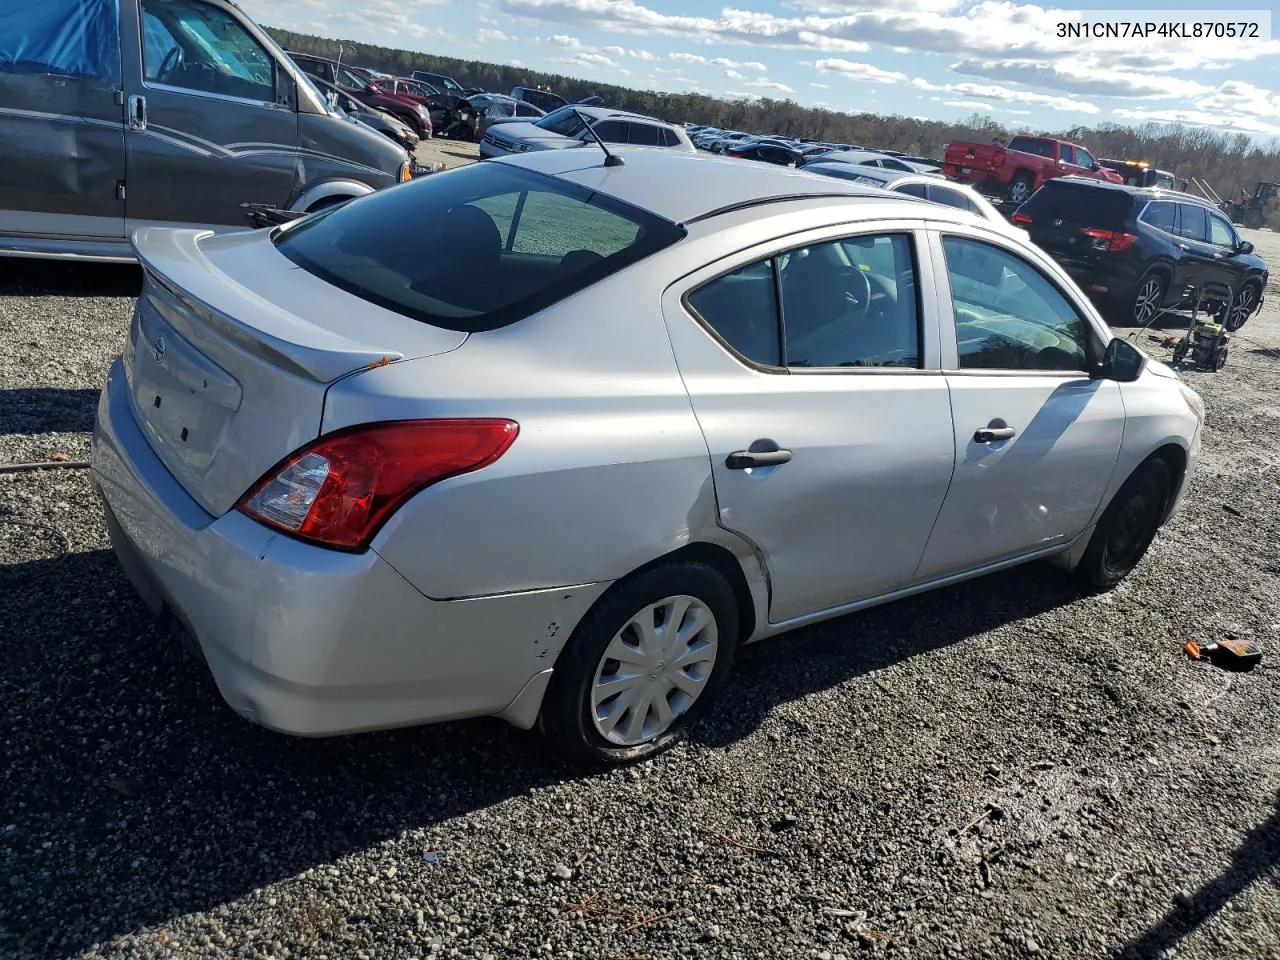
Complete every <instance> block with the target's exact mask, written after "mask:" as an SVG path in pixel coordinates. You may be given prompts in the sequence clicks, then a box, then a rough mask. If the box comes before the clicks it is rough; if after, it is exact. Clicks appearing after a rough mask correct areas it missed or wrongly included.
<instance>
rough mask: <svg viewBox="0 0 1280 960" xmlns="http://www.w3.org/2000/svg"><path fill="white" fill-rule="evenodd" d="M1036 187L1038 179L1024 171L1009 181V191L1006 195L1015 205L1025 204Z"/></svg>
mask: <svg viewBox="0 0 1280 960" xmlns="http://www.w3.org/2000/svg"><path fill="white" fill-rule="evenodd" d="M1035 185H1036V178H1035V177H1034V176H1032V175H1031V174H1029V173H1027V172H1026V171H1025V170H1024V171H1023V172H1022V173H1019V174H1016V175H1015V176H1014V178H1013V179H1012V180H1010V181H1009V191H1008V193H1007V194H1006V195H1007V196H1008V198H1009V200H1010V201H1012V202H1013V203H1025V202H1026V199H1027V197H1029V196H1031V194H1032V191H1033V190H1034V189H1035Z"/></svg>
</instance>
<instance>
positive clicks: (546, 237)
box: [274, 163, 684, 332]
mask: <svg viewBox="0 0 1280 960" xmlns="http://www.w3.org/2000/svg"><path fill="white" fill-rule="evenodd" d="M683 235H684V232H683V230H681V229H680V228H679V227H677V226H676V225H675V224H673V223H670V222H669V221H666V220H663V219H661V218H659V217H656V216H654V215H652V214H650V213H647V212H645V211H642V210H638V209H636V208H634V207H631V206H630V205H628V204H624V203H622V202H620V201H617V200H614V199H612V198H611V197H607V196H604V195H602V194H600V193H598V192H595V191H591V190H588V189H586V188H584V187H579V186H577V185H575V184H571V183H568V182H566V181H563V180H559V179H556V178H553V177H545V176H542V175H540V174H535V173H531V172H529V171H526V170H521V169H519V168H516V167H510V166H507V165H504V164H488V163H482V164H475V165H473V166H470V167H467V168H464V169H460V170H458V171H456V172H454V173H452V174H450V176H448V177H425V178H422V179H421V180H414V181H412V182H410V183H407V184H404V185H402V186H397V187H392V188H389V189H386V190H381V191H378V192H377V193H374V194H370V195H369V196H367V197H362V198H361V199H360V200H357V201H355V202H352V203H347V204H343V205H341V206H337V207H334V208H332V209H331V210H327V211H324V212H322V213H318V214H314V215H313V216H311V217H308V218H306V219H305V220H303V221H301V222H299V223H297V224H296V225H294V226H292V227H291V228H290V229H288V230H283V231H277V233H276V234H275V237H274V240H275V244H276V246H277V249H279V250H280V252H281V253H283V254H284V255H285V256H286V257H288V258H289V259H290V260H291V261H293V262H294V263H296V264H297V265H298V266H300V267H302V268H303V269H305V270H308V271H309V272H311V273H313V274H315V275H316V276H318V277H320V278H321V279H323V280H325V281H326V282H328V283H331V284H333V285H334V286H336V287H339V288H340V289H343V290H346V291H347V292H349V293H352V294H354V295H356V296H358V297H362V298H364V299H365V300H368V301H370V302H372V303H376V304H378V305H379V306H383V307H385V308H387V309H389V310H394V311H396V312H398V313H402V314H404V315H405V316H408V317H412V318H413V319H416V320H420V321H422V322H424V323H430V324H433V325H435V326H439V327H443V328H445V329H449V330H461V331H469V332H474V331H479V330H492V329H496V328H497V327H501V326H505V325H507V324H509V323H513V322H515V321H516V320H519V319H521V318H522V317H525V316H528V315H529V314H532V313H535V312H537V311H538V310H542V309H545V308H546V307H548V306H550V305H551V304H553V303H556V302H557V301H559V300H562V299H563V298H565V297H567V296H569V295H570V294H573V293H576V292H577V291H579V290H581V289H583V288H585V287H587V286H590V285H591V284H592V283H595V282H597V281H598V280H601V279H603V278H604V277H606V276H608V275H610V274H612V273H614V272H616V271H618V270H621V269H622V268H623V267H626V266H628V265H630V264H632V263H635V262H637V261H638V260H641V259H643V258H645V257H647V256H649V255H650V254H652V253H654V252H656V251H658V250H660V249H662V248H663V247H666V246H669V245H670V244H672V243H675V242H676V241H677V240H679V239H680V238H681V237H682V236H683ZM477 278H481V279H477Z"/></svg>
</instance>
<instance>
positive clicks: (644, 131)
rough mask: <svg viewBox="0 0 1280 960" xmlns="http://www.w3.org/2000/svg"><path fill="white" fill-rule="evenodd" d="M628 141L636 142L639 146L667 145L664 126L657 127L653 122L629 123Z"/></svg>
mask: <svg viewBox="0 0 1280 960" xmlns="http://www.w3.org/2000/svg"><path fill="white" fill-rule="evenodd" d="M627 126H628V128H629V129H628V131H627V142H628V143H631V144H635V145H636V146H638V147H665V146H666V145H667V144H666V140H665V139H663V137H662V128H661V127H655V126H654V125H653V124H651V123H629V124H627Z"/></svg>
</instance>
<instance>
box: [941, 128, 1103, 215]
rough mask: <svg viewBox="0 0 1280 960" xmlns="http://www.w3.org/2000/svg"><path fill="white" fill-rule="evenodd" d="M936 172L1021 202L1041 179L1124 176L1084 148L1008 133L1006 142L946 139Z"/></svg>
mask: <svg viewBox="0 0 1280 960" xmlns="http://www.w3.org/2000/svg"><path fill="white" fill-rule="evenodd" d="M942 175H943V176H945V177H950V178H952V179H953V180H963V181H967V182H969V183H972V184H975V185H976V186H978V187H979V188H980V189H982V190H984V191H986V192H989V193H994V194H997V195H999V196H1002V197H1006V198H1008V199H1009V200H1012V201H1013V202H1014V203H1022V201H1024V200H1026V199H1027V197H1029V196H1031V194H1033V193H1035V191H1036V190H1037V189H1039V187H1040V185H1041V184H1042V183H1044V182H1045V181H1046V180H1052V179H1053V178H1055V177H1067V176H1076V177H1090V178H1092V179H1094V180H1105V181H1107V182H1108V183H1124V177H1123V176H1121V175H1120V174H1119V173H1117V172H1116V171H1114V170H1108V169H1107V168H1106V167H1103V166H1100V165H1099V164H1098V161H1097V160H1095V159H1093V154H1091V153H1089V151H1088V150H1086V149H1085V148H1084V147H1082V146H1080V145H1079V144H1075V143H1068V142H1067V141H1065V140H1054V139H1052V138H1051V137H1022V136H1019V137H1014V138H1013V139H1012V140H1010V141H1009V145H1008V146H1007V147H1002V146H999V145H998V144H988V143H965V142H959V143H948V144H947V146H946V150H945V152H944V153H943V157H942Z"/></svg>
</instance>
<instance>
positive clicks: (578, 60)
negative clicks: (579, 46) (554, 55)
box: [554, 53, 617, 69]
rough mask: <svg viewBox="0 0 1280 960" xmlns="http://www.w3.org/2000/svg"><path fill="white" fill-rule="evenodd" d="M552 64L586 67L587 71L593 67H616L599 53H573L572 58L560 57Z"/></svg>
mask: <svg viewBox="0 0 1280 960" xmlns="http://www.w3.org/2000/svg"><path fill="white" fill-rule="evenodd" d="M554 62H555V63H564V64H568V65H569V66H571V67H586V68H588V69H592V68H595V67H616V66H617V64H616V63H614V62H613V61H612V60H610V59H609V58H608V57H606V56H604V55H603V54H599V53H575V54H574V55H573V56H572V57H560V58H559V59H557V60H555V61H554Z"/></svg>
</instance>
